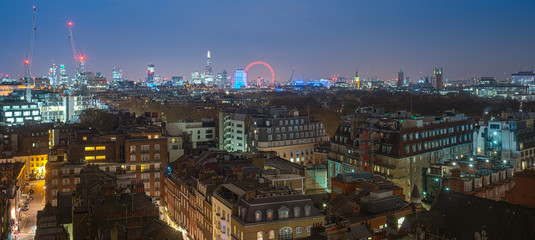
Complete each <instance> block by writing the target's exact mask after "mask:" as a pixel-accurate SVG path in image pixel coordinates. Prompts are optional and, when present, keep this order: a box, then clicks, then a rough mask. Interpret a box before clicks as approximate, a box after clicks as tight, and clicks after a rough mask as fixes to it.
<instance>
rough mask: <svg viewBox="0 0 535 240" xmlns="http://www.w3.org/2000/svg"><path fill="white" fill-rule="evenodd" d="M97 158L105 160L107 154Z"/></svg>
mask: <svg viewBox="0 0 535 240" xmlns="http://www.w3.org/2000/svg"><path fill="white" fill-rule="evenodd" d="M96 159H97V160H104V159H106V156H105V155H101V156H97V157H96Z"/></svg>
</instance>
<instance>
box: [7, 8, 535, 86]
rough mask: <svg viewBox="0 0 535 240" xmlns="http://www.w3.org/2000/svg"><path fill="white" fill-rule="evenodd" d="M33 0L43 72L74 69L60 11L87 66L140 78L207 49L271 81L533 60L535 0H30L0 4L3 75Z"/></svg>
mask: <svg viewBox="0 0 535 240" xmlns="http://www.w3.org/2000/svg"><path fill="white" fill-rule="evenodd" d="M34 4H35V6H36V7H37V34H36V39H35V50H34V58H33V59H34V60H33V66H32V73H33V76H42V75H46V73H47V71H48V68H49V67H50V66H51V65H52V60H54V62H55V63H56V64H57V65H59V64H65V65H66V67H67V70H68V71H67V72H68V74H69V75H70V76H72V75H73V71H74V60H73V57H72V52H71V47H70V45H69V39H68V37H67V36H68V31H67V25H66V24H67V22H68V21H73V23H74V26H73V31H74V35H75V37H76V44H77V46H78V49H80V51H81V52H83V53H85V55H86V56H87V69H88V70H90V71H93V72H102V73H103V74H104V75H105V76H106V77H107V78H109V79H111V75H112V74H111V71H112V69H113V67H119V68H121V69H123V73H124V78H125V79H129V80H136V81H137V80H145V78H146V66H147V64H148V63H153V64H154V65H155V73H156V74H158V75H162V76H164V77H167V78H170V77H171V76H176V75H178V76H185V77H186V78H189V76H190V74H191V72H195V71H203V70H204V69H205V59H204V56H205V54H206V51H208V50H210V51H211V53H212V64H213V69H214V73H217V72H222V71H223V70H227V72H234V71H235V70H236V69H242V68H245V66H247V65H248V64H249V63H251V62H253V61H264V62H267V63H269V64H270V65H271V66H272V67H273V68H274V70H275V74H276V78H277V82H284V81H285V80H287V79H289V78H290V75H291V73H292V68H293V67H295V69H296V71H295V75H294V79H296V78H301V77H304V78H310V79H317V78H327V77H332V76H333V75H335V74H340V75H341V76H346V75H347V76H352V75H353V73H354V72H355V70H358V71H359V72H360V73H361V75H362V78H364V77H365V76H366V75H368V77H371V76H374V75H375V76H378V77H379V78H380V79H383V80H392V79H396V78H397V72H398V71H399V69H400V68H401V67H403V68H404V69H405V76H406V77H410V78H411V80H415V78H417V77H420V76H432V74H433V68H434V67H442V68H443V69H444V79H450V80H460V79H468V78H471V77H482V76H494V77H497V78H504V77H508V76H510V74H511V73H514V72H518V71H520V70H524V71H527V70H533V69H534V64H535V63H534V61H533V57H532V56H533V55H534V53H535V48H534V47H532V46H531V44H530V42H529V40H530V39H531V38H532V37H533V35H535V34H534V33H530V32H527V31H522V30H523V29H528V28H529V27H530V23H531V21H530V19H529V16H530V10H529V9H531V7H533V6H535V3H533V2H529V1H514V2H506V1H491V2H485V4H480V3H478V2H468V3H467V2H461V1H448V2H446V3H442V4H440V5H439V4H436V3H435V4H433V3H429V2H425V1H411V2H403V3H398V2H396V1H384V2H381V3H376V2H373V3H372V2H351V1H337V2H335V3H334V4H333V3H331V2H329V3H326V2H321V1H307V2H301V1H295V2H291V3H288V2H282V1H279V2H270V3H252V2H248V1H237V2H233V3H231V4H229V3H227V4H223V3H220V2H215V1H213V2H208V3H204V4H202V3H196V2H192V3H189V2H188V3H177V2H170V1H164V2H159V3H154V4H152V3H151V4H148V2H146V1H130V2H128V5H126V4H124V3H122V2H118V1H100V2H99V4H91V5H88V6H86V5H87V4H83V3H81V2H71V1H62V2H60V3H59V4H54V5H51V4H44V3H42V2H34V1H28V2H9V3H2V4H1V5H2V8H1V9H2V10H0V14H2V16H3V17H4V18H5V19H7V20H8V21H1V23H0V26H1V27H2V29H4V34H5V36H4V37H3V41H4V44H0V52H2V53H3V54H2V55H0V73H4V74H9V75H10V76H11V77H22V75H23V73H24V66H23V64H22V63H23V61H24V56H25V55H26V53H27V49H28V41H29V38H30V30H31V9H32V6H33V5H34ZM238 13H240V14H238ZM518 33H522V34H523V35H521V36H518ZM505 41H508V45H507V46H508V47H503V43H504V42H505ZM251 71H253V72H252V73H251V74H249V75H250V76H254V77H256V76H263V77H266V78H269V77H270V76H269V70H268V69H264V68H263V67H261V66H260V67H255V68H254V69H252V70H251ZM420 72H421V73H420Z"/></svg>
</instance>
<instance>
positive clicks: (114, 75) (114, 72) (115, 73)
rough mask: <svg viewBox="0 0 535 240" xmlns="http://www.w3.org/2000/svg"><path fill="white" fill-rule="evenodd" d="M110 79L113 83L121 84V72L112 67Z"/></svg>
mask: <svg viewBox="0 0 535 240" xmlns="http://www.w3.org/2000/svg"><path fill="white" fill-rule="evenodd" d="M111 74H112V78H113V81H114V82H122V81H123V70H122V69H120V68H117V67H113V70H112V71H111Z"/></svg>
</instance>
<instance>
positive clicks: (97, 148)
mask: <svg viewBox="0 0 535 240" xmlns="http://www.w3.org/2000/svg"><path fill="white" fill-rule="evenodd" d="M96 150H97V151H102V150H106V146H98V147H96Z"/></svg>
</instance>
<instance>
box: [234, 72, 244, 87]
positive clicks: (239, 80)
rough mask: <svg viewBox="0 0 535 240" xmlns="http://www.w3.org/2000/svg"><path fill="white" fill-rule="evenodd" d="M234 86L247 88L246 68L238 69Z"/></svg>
mask: <svg viewBox="0 0 535 240" xmlns="http://www.w3.org/2000/svg"><path fill="white" fill-rule="evenodd" d="M234 88H235V89H240V88H247V72H246V71H245V70H244V69H236V72H235V73H234Z"/></svg>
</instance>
